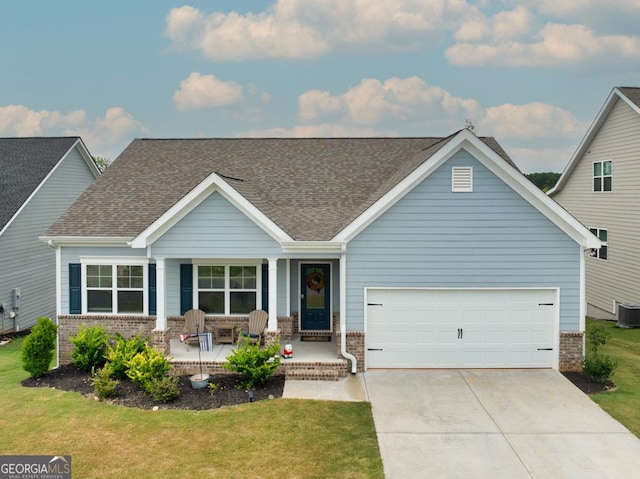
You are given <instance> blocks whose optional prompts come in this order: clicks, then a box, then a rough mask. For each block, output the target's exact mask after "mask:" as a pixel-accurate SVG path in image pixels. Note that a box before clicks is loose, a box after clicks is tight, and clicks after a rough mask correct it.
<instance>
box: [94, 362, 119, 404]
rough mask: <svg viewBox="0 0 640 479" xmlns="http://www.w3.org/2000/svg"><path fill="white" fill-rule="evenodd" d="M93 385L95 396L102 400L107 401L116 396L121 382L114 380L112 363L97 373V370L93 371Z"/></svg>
mask: <svg viewBox="0 0 640 479" xmlns="http://www.w3.org/2000/svg"><path fill="white" fill-rule="evenodd" d="M91 384H93V391H94V393H95V395H96V396H98V398H100V399H105V398H111V397H114V396H115V395H116V392H117V388H118V384H120V381H118V380H117V379H114V377H113V368H112V367H111V364H110V363H106V364H105V365H104V366H103V367H102V368H100V369H98V370H97V371H96V370H95V368H94V369H92V371H91Z"/></svg>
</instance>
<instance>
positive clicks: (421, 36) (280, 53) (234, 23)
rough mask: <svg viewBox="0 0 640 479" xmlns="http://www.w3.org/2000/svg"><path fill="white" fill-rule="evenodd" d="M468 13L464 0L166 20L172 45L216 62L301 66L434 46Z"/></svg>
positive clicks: (329, 3) (301, 7) (285, 4)
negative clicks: (352, 54)
mask: <svg viewBox="0 0 640 479" xmlns="http://www.w3.org/2000/svg"><path fill="white" fill-rule="evenodd" d="M469 11H471V7H469V5H468V4H467V2H466V1H464V0H394V1H393V2H381V1H379V0H358V1H356V2H353V1H344V0H317V1H314V2H310V1H308V0H277V1H276V2H275V3H274V4H273V5H271V6H270V7H268V8H267V9H265V10H263V11H262V12H259V13H247V14H245V15H241V14H238V13H236V12H230V13H223V12H214V13H211V14H205V13H204V12H202V11H200V10H198V9H196V8H194V7H191V6H183V7H180V8H174V9H172V10H171V11H170V12H169V13H168V15H167V20H166V23H167V27H166V32H167V35H168V36H169V38H170V39H171V41H172V44H173V45H174V46H176V47H179V48H186V49H193V50H197V51H201V52H202V53H203V55H204V56H205V57H206V58H209V59H211V60H231V61H237V60H243V59H247V58H294V59H302V58H308V57H313V56H318V55H321V54H324V53H327V52H329V51H331V50H336V49H343V48H356V49H358V48H361V49H367V50H371V49H384V50H391V51H394V50H407V49H414V48H417V47H419V46H424V45H425V44H429V43H431V44H433V43H435V42H439V41H440V40H441V38H442V35H443V34H444V33H445V32H446V31H447V30H448V29H450V28H452V27H453V26H454V25H456V24H457V23H458V22H459V19H460V17H461V16H464V15H466V14H467V13H468V12H469Z"/></svg>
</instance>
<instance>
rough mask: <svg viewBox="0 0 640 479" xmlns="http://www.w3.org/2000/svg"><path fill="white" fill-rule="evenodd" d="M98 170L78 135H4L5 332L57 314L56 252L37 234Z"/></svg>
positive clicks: (0, 165)
mask: <svg viewBox="0 0 640 479" xmlns="http://www.w3.org/2000/svg"><path fill="white" fill-rule="evenodd" d="M98 174H99V172H98V169H97V168H96V166H95V164H94V162H93V159H92V157H91V155H90V154H89V152H88V151H87V149H86V147H85V146H84V144H83V142H82V140H81V139H80V138H78V137H68V138H0V306H1V307H0V319H1V320H2V323H1V326H0V333H1V332H9V331H14V330H16V331H20V330H24V329H27V328H29V327H31V326H33V325H34V324H35V323H36V319H37V318H38V317H40V316H47V317H51V318H55V315H56V256H55V255H56V253H55V250H54V249H53V248H51V247H50V246H49V245H47V244H43V243H42V242H41V241H39V240H38V237H39V236H42V235H43V234H44V232H45V231H46V230H47V228H48V227H49V226H50V225H51V224H52V223H53V222H54V221H55V220H56V218H58V216H60V215H61V214H62V213H63V212H64V211H65V210H66V209H67V208H68V207H69V206H70V205H71V203H73V202H74V201H75V199H76V198H77V197H78V196H79V195H80V193H82V192H83V191H84V190H85V189H86V188H87V187H88V186H89V185H90V184H91V183H93V181H94V180H95V178H96V177H97V176H98Z"/></svg>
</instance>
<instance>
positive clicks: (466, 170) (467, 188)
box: [451, 166, 473, 193]
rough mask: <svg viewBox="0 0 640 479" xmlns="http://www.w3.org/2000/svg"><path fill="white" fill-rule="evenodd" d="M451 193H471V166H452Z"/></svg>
mask: <svg viewBox="0 0 640 479" xmlns="http://www.w3.org/2000/svg"><path fill="white" fill-rule="evenodd" d="M451 191H452V192H453V193H473V167H472V166H454V167H452V168H451Z"/></svg>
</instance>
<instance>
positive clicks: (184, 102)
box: [173, 72, 242, 111]
mask: <svg viewBox="0 0 640 479" xmlns="http://www.w3.org/2000/svg"><path fill="white" fill-rule="evenodd" d="M241 100H242V86H241V85H239V84H238V83H236V82H234V81H229V82H224V81H220V80H218V79H217V78H216V77H215V75H202V74H200V73H198V72H192V73H191V74H190V75H189V76H188V77H187V78H186V79H184V80H182V81H181V82H180V89H179V90H178V91H176V92H175V93H174V95H173V103H174V104H175V106H176V108H178V110H183V111H184V110H195V109H200V108H217V107H221V106H229V105H233V104H234V103H238V102H239V101H241Z"/></svg>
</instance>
